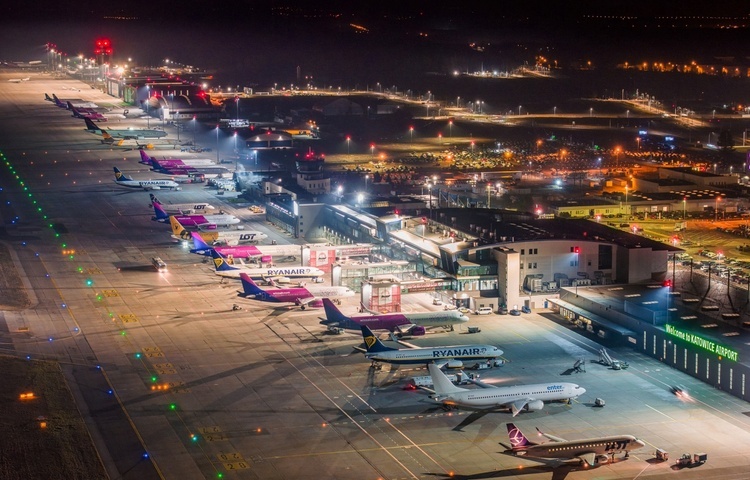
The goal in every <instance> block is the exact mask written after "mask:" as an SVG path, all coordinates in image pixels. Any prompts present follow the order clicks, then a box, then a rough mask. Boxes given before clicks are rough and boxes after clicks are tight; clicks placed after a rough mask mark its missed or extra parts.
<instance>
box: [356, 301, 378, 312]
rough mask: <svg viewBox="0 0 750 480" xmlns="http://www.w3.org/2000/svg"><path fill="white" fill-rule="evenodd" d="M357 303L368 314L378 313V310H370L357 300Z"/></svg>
mask: <svg viewBox="0 0 750 480" xmlns="http://www.w3.org/2000/svg"><path fill="white" fill-rule="evenodd" d="M359 304H360V305H361V306H362V310H364V311H365V312H367V313H369V314H370V315H380V313H379V312H375V311H373V310H370V309H369V308H367V307H365V304H364V303H362V302H359Z"/></svg>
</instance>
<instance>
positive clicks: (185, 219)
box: [151, 203, 240, 229]
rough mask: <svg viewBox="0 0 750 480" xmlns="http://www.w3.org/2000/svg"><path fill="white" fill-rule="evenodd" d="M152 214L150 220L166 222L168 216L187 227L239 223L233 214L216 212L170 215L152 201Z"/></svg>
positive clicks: (210, 226) (211, 227)
mask: <svg viewBox="0 0 750 480" xmlns="http://www.w3.org/2000/svg"><path fill="white" fill-rule="evenodd" d="M153 206H154V216H153V217H151V220H153V221H155V222H161V223H167V222H169V221H170V220H169V217H175V219H176V220H177V221H178V222H180V224H181V225H184V226H188V227H204V228H209V229H215V228H216V226H217V225H225V226H226V225H237V224H238V223H240V219H239V218H237V217H235V216H234V215H227V214H223V213H221V214H218V215H201V214H196V215H170V214H168V213H167V212H165V211H164V207H162V206H161V204H160V203H154V204H153Z"/></svg>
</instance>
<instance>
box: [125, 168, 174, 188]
mask: <svg viewBox="0 0 750 480" xmlns="http://www.w3.org/2000/svg"><path fill="white" fill-rule="evenodd" d="M114 169H115V183H116V184H118V185H122V186H123V187H130V188H142V189H144V190H160V189H162V188H170V189H175V188H179V187H180V186H179V185H178V184H177V182H173V181H172V180H150V179H149V180H133V179H132V178H130V177H128V176H126V175H125V174H124V173H122V172H121V171H120V169H119V168H117V167H114Z"/></svg>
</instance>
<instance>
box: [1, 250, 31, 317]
mask: <svg viewBox="0 0 750 480" xmlns="http://www.w3.org/2000/svg"><path fill="white" fill-rule="evenodd" d="M0 291H2V292H3V294H2V295H0V306H2V307H3V308H4V309H6V310H16V309H20V308H26V307H28V306H29V305H31V302H30V301H29V296H28V295H26V290H25V289H24V286H23V283H21V278H20V277H19V276H18V272H17V271H16V266H15V263H13V259H12V258H11V257H10V252H9V251H8V247H7V246H6V245H5V244H3V243H1V242H0Z"/></svg>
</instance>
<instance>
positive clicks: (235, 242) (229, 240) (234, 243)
mask: <svg viewBox="0 0 750 480" xmlns="http://www.w3.org/2000/svg"><path fill="white" fill-rule="evenodd" d="M224 243H225V244H226V245H227V246H229V247H236V246H237V245H238V244H239V243H240V241H239V239H233V238H227V239H226V240H225V241H224Z"/></svg>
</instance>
